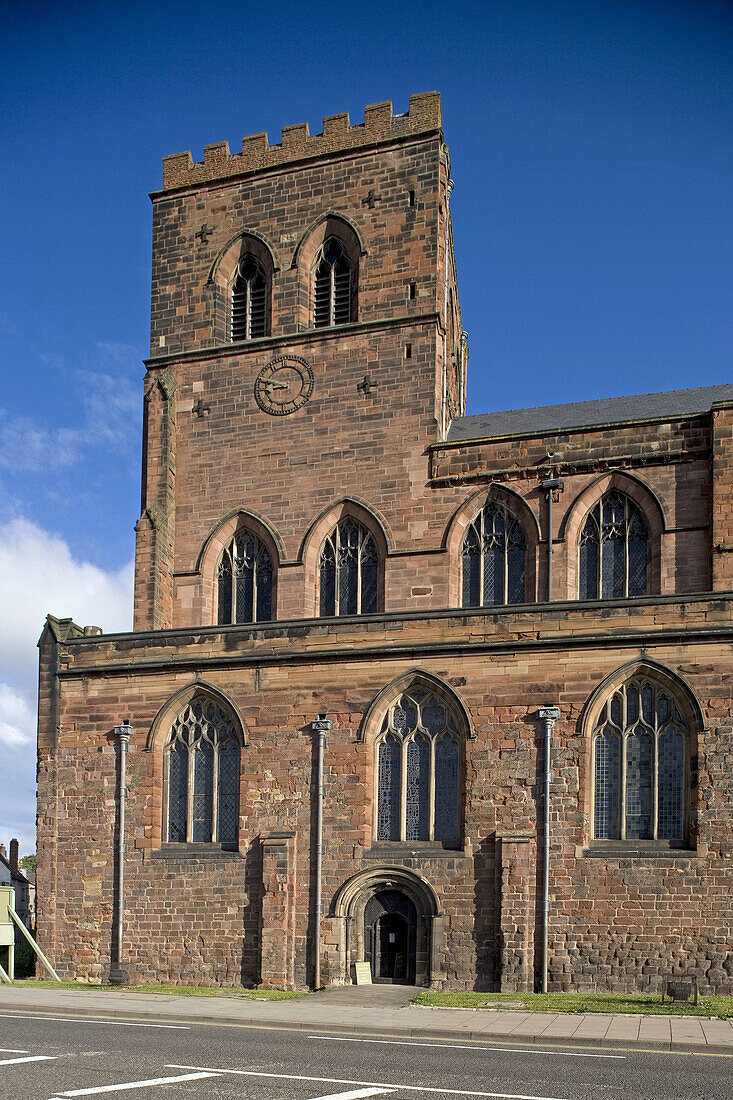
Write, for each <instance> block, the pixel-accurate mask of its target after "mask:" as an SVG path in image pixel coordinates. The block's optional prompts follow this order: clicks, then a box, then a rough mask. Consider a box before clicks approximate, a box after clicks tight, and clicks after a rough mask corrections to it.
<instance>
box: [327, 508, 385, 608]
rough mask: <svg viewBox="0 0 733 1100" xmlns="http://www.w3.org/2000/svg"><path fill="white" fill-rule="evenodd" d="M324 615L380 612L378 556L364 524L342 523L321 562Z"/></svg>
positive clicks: (346, 520)
mask: <svg viewBox="0 0 733 1100" xmlns="http://www.w3.org/2000/svg"><path fill="white" fill-rule="evenodd" d="M319 574H320V610H321V615H370V614H373V613H374V612H376V610H377V596H378V593H377V589H378V582H379V553H378V551H377V545H376V542H375V541H374V537H373V535H372V534H371V533H370V532H369V531H368V530H367V529H366V527H364V526H363V525H362V524H361V523H358V522H357V521H356V520H355V519H351V518H350V517H347V518H345V519H342V520H339V522H338V523H337V524H336V526H335V527H334V529H333V531H332V532H331V534H330V535H329V536H328V538H327V539H326V541H325V542H324V544H323V547H322V549H321V554H320V559H319Z"/></svg>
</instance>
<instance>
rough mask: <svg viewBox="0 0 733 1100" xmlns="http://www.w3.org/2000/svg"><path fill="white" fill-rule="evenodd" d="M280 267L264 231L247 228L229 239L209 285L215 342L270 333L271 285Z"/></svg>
mask: <svg viewBox="0 0 733 1100" xmlns="http://www.w3.org/2000/svg"><path fill="white" fill-rule="evenodd" d="M248 265H249V267H250V268H251V270H249V269H248ZM279 270H280V263H279V260H278V259H277V253H276V251H275V248H274V246H273V245H272V244H271V243H270V241H269V240H267V238H265V237H264V236H263V235H262V234H261V233H258V232H256V231H255V230H252V229H245V230H242V231H241V232H239V233H237V234H236V235H235V236H233V237H231V238H230V239H229V240H228V241H227V243H226V244H225V245H224V247H223V248H222V249H221V250H220V252H219V254H218V255H217V256H216V258H215V259H214V262H213V263H212V265H211V268H210V269H209V276H208V279H207V284H206V285H207V286H208V287H209V289H210V291H211V303H212V311H213V316H212V327H213V333H214V341H215V342H216V343H230V342H239V341H240V340H249V339H256V338H258V337H264V336H269V335H270V332H271V331H272V286H273V281H274V278H275V275H276V273H277V272H278V271H279Z"/></svg>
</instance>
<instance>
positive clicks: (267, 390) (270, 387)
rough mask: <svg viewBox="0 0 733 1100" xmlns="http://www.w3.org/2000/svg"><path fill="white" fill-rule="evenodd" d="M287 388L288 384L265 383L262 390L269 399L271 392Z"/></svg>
mask: <svg viewBox="0 0 733 1100" xmlns="http://www.w3.org/2000/svg"><path fill="white" fill-rule="evenodd" d="M289 386H290V383H289V382H265V386H264V390H265V393H266V394H267V396H268V397H269V396H270V394H271V393H272V391H273V390H286V389H288V387H289Z"/></svg>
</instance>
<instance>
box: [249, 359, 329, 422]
mask: <svg viewBox="0 0 733 1100" xmlns="http://www.w3.org/2000/svg"><path fill="white" fill-rule="evenodd" d="M314 383H315V379H314V376H313V369H312V367H311V365H310V363H308V362H306V360H305V359H301V358H300V356H299V355H281V356H280V357H279V358H278V359H273V360H272V361H271V362H270V363H268V364H267V366H266V367H263V368H262V370H261V371H260V373H259V374H258V375H257V381H256V382H255V401H256V402H257V404H258V405H259V406H260V408H261V409H262V411H263V412H266V413H270V414H271V415H272V416H287V414H288V413H292V412H295V411H296V409H302V407H303V405H305V403H306V401H308V399H309V398H310V395H311V394H312V393H313V386H314Z"/></svg>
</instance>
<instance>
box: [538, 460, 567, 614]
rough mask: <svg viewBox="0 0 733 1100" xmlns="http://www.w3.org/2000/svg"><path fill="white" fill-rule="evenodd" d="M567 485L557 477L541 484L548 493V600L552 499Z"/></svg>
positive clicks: (549, 599) (548, 590) (550, 565)
mask: <svg viewBox="0 0 733 1100" xmlns="http://www.w3.org/2000/svg"><path fill="white" fill-rule="evenodd" d="M564 488H565V486H564V485H563V483H562V481H558V479H557V478H556V477H550V478H547V480H546V481H543V482H542V484H541V485H540V489H544V490H545V491H546V493H547V602H548V603H549V602H550V601H551V600H552V553H553V548H552V501H553V496H552V494H553V493H556V492H561V491H562V490H563V489H564Z"/></svg>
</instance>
